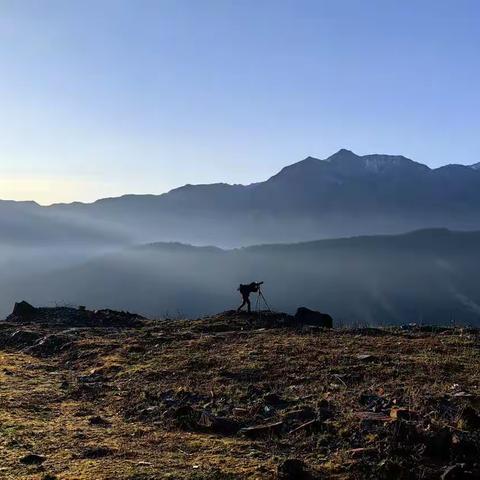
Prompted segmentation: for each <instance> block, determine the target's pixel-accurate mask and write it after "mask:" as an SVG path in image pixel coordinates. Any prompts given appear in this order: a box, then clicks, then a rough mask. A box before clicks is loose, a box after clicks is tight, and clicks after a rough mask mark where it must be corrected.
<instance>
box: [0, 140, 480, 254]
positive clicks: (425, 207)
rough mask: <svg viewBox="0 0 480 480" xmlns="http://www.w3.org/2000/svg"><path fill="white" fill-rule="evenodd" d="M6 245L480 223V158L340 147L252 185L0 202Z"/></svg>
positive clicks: (197, 240) (306, 235)
mask: <svg viewBox="0 0 480 480" xmlns="http://www.w3.org/2000/svg"><path fill="white" fill-rule="evenodd" d="M0 220H1V222H2V227H4V226H6V228H2V231H1V234H0V242H8V241H10V242H17V241H20V242H22V241H32V242H33V243H35V244H36V243H37V238H40V239H42V241H43V240H44V241H47V242H70V241H73V240H75V241H77V242H94V243H132V242H133V243H137V242H148V241H180V242H186V243H192V244H200V245H201V244H213V245H220V246H241V245H247V244H255V243H262V242H279V241H280V242H292V241H305V240H313V239H321V238H335V237H339V236H350V235H360V234H382V233H401V232H404V231H409V230H414V229H419V228H426V227H447V228H452V229H462V230H471V229H476V228H480V164H478V163H477V164H474V165H472V166H464V165H455V164H452V165H446V166H444V167H441V168H436V169H431V168H429V167H428V166H426V165H422V164H420V163H417V162H414V161H413V160H410V159H408V158H406V157H403V156H392V155H365V156H359V155H356V154H355V153H353V152H351V151H349V150H345V149H342V150H340V151H338V152H337V153H335V154H334V155H332V156H331V157H329V158H327V159H325V160H320V159H317V158H313V157H308V158H306V159H304V160H302V161H300V162H297V163H295V164H293V165H290V166H288V167H285V168H284V169H282V170H281V171H280V172H279V173H277V174H276V175H274V176H273V177H271V178H270V179H268V180H266V181H264V182H259V183H255V184H251V185H246V186H244V185H227V184H211V185H185V186H183V187H180V188H177V189H174V190H171V191H170V192H168V193H165V194H163V195H125V196H123V197H118V198H108V199H102V200H98V201H96V202H94V203H91V204H82V203H72V204H57V205H52V206H49V207H41V206H39V205H37V204H35V203H32V202H22V203H15V202H1V204H0Z"/></svg>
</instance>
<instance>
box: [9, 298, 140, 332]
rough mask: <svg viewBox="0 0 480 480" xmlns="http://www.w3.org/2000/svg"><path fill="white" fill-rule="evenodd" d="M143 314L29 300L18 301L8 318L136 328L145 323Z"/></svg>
mask: <svg viewBox="0 0 480 480" xmlns="http://www.w3.org/2000/svg"><path fill="white" fill-rule="evenodd" d="M142 320H145V318H144V317H142V316H141V315H137V314H134V313H130V312H117V311H115V310H110V309H104V310H96V311H91V310H87V309H86V308H82V307H80V308H71V307H53V308H47V307H39V308H35V307H33V306H32V305H30V304H29V303H27V302H20V303H16V304H15V307H14V309H13V312H12V313H11V314H10V315H9V316H8V317H7V318H6V321H7V322H10V323H31V322H33V321H34V322H35V323H39V324H47V325H64V326H68V327H102V328H109V327H118V328H122V327H123V328H134V327H140V326H142V325H143V322H142Z"/></svg>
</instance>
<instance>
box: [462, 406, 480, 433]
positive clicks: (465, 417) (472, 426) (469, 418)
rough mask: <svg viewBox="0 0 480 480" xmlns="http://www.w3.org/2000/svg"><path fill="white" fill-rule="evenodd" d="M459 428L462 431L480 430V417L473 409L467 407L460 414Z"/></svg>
mask: <svg viewBox="0 0 480 480" xmlns="http://www.w3.org/2000/svg"><path fill="white" fill-rule="evenodd" d="M457 426H458V428H459V429H460V430H469V431H472V430H478V429H480V416H479V415H478V413H477V411H476V410H475V409H473V408H472V407H465V408H464V409H463V411H462V412H461V413H460V416H459V418H458V422H457Z"/></svg>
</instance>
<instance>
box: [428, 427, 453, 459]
mask: <svg viewBox="0 0 480 480" xmlns="http://www.w3.org/2000/svg"><path fill="white" fill-rule="evenodd" d="M451 447H452V433H451V432H450V430H449V429H448V428H442V429H441V430H439V431H438V432H434V433H432V434H430V435H429V436H428V437H427V439H426V444H425V451H424V454H425V455H426V456H427V457H434V458H449V455H450V450H451Z"/></svg>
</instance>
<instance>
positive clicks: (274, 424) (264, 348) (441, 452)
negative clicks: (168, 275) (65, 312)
mask: <svg viewBox="0 0 480 480" xmlns="http://www.w3.org/2000/svg"><path fill="white" fill-rule="evenodd" d="M256 322H257V319H256V318H253V317H251V318H250V317H247V316H245V315H242V316H237V315H235V314H231V313H225V314H221V315H216V316H214V317H211V318H206V319H202V320H198V321H193V322H192V321H182V320H179V321H169V322H160V323H158V322H148V321H145V322H144V325H143V326H138V327H137V328H134V329H131V328H130V329H129V328H127V329H118V328H116V329H112V328H82V329H68V328H67V329H66V325H62V326H56V327H55V326H51V325H50V326H48V325H39V324H27V325H23V326H19V325H18V324H15V325H8V324H0V353H1V355H0V432H1V435H0V453H1V454H2V465H1V466H0V475H1V476H2V478H11V479H17V480H38V479H43V480H46V479H62V480H74V479H75V480H91V479H95V480H112V479H115V480H139V479H142V480H157V479H170V480H174V479H180V478H181V479H184V480H253V479H255V480H274V479H278V480H300V479H301V478H304V479H307V478H308V479H310V480H321V479H324V478H330V479H337V480H349V479H356V480H367V479H369V480H377V479H378V480H385V479H390V478H398V479H413V480H415V479H422V480H425V479H427V480H429V479H431V480H433V479H438V478H440V476H441V475H443V474H445V473H446V472H449V475H453V474H455V475H458V477H452V478H464V479H474V478H478V475H479V471H478V452H479V449H480V442H479V433H480V416H479V414H478V407H479V399H480V390H479V386H478V375H477V374H478V362H479V360H480V358H479V348H478V346H479V336H478V332H476V331H462V330H447V331H445V332H443V333H442V334H439V333H438V334H436V333H426V332H425V331H421V330H412V331H402V330H399V329H356V330H331V331H321V330H314V331H311V330H307V331H304V330H300V329H299V330H295V329H285V328H267V329H265V328H260V327H263V325H262V324H257V323H256ZM287 459H295V460H296V462H294V463H292V462H290V463H287V464H285V463H284V462H285V461H286V460H287ZM288 466H290V467H292V466H296V467H297V473H296V474H295V475H293V474H292V475H291V476H287V475H286V474H287V472H288V471H289V468H288ZM449 469H450V470H449ZM298 470H304V471H306V472H307V471H308V473H309V475H308V476H307V475H305V476H301V475H300V474H299V473H298ZM444 478H450V477H444Z"/></svg>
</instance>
